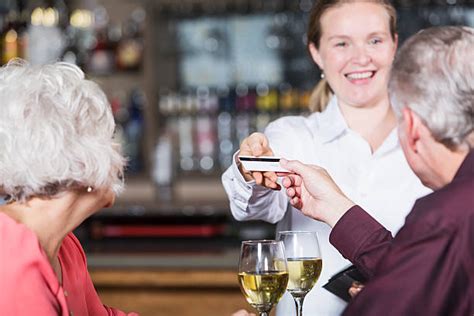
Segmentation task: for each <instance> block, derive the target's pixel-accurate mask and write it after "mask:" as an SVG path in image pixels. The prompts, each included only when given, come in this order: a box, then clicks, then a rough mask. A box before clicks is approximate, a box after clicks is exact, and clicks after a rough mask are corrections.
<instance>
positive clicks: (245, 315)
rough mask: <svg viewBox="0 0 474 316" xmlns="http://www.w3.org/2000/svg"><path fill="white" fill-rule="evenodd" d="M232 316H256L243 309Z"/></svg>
mask: <svg viewBox="0 0 474 316" xmlns="http://www.w3.org/2000/svg"><path fill="white" fill-rule="evenodd" d="M232 316H257V315H255V314H254V313H249V312H247V311H246V310H245V309H241V310H238V311H236V312H235V313H233V314H232Z"/></svg>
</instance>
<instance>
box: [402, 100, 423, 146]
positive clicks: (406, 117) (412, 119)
mask: <svg viewBox="0 0 474 316" xmlns="http://www.w3.org/2000/svg"><path fill="white" fill-rule="evenodd" d="M402 117H403V122H404V124H402V128H404V129H405V130H404V132H405V136H406V140H407V144H408V146H409V147H410V149H411V150H412V151H413V152H417V149H416V145H417V142H418V140H419V139H420V134H419V124H420V123H421V121H420V118H419V117H418V115H416V113H415V112H413V111H412V110H411V109H410V108H408V107H404V108H403V109H402Z"/></svg>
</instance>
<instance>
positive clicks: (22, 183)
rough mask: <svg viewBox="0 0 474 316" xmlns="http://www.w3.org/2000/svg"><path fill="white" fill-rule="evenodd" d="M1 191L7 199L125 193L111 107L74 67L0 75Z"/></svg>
mask: <svg viewBox="0 0 474 316" xmlns="http://www.w3.org/2000/svg"><path fill="white" fill-rule="evenodd" d="M0 113H1V114H0V188H1V189H2V190H3V191H4V193H5V194H7V195H8V196H9V197H10V198H12V199H15V200H20V201H25V200H27V199H29V198H31V197H33V196H46V197H52V196H54V195H56V194H58V193H60V192H63V191H67V190H73V189H78V188H82V187H88V186H92V187H94V188H104V187H107V188H111V189H112V190H113V191H114V192H115V193H116V194H118V193H120V192H121V191H122V189H123V168H124V165H125V159H124V158H123V156H122V154H121V148H120V145H119V144H118V143H116V142H115V141H114V140H113V134H114V129H115V123H114V118H113V115H112V111H111V107H110V104H109V102H108V101H107V98H106V96H105V94H104V92H103V91H102V90H101V89H100V88H99V86H98V85H97V84H95V83H94V82H92V81H90V80H86V79H85V77H84V73H83V72H82V71H81V70H80V69H79V68H78V67H77V66H75V65H72V64H68V63H63V62H57V63H54V64H48V65H42V66H32V65H29V64H28V63H27V62H26V61H24V60H21V59H15V60H13V61H10V62H9V63H8V64H7V65H5V66H3V67H2V68H0Z"/></svg>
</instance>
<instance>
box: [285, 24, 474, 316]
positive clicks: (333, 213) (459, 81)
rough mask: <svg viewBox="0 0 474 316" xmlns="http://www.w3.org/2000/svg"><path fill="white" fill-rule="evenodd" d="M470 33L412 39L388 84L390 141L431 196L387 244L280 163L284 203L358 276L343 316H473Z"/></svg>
mask: <svg viewBox="0 0 474 316" xmlns="http://www.w3.org/2000/svg"><path fill="white" fill-rule="evenodd" d="M473 52H474V29H472V28H468V27H439V28H431V29H427V30H424V31H421V32H419V33H418V34H416V35H414V36H413V37H411V38H410V39H409V40H408V41H407V42H406V43H405V44H404V46H403V47H402V48H401V50H400V52H399V53H398V55H397V57H396V61H395V63H394V65H393V70H392V74H391V79H390V84H389V87H390V92H391V99H392V105H393V107H394V108H395V111H396V112H397V113H398V117H399V127H398V132H399V139H400V142H401V145H402V148H403V151H404V153H405V156H406V158H407V161H408V163H409V164H410V166H411V168H412V169H413V171H414V172H415V173H416V174H417V176H418V177H419V178H420V179H421V181H422V182H423V183H424V184H425V185H426V186H428V187H430V188H432V189H434V192H433V193H431V194H429V195H427V196H425V197H423V198H421V199H419V200H417V202H416V203H415V205H414V207H413V209H412V211H411V212H410V214H409V215H408V216H407V218H406V222H405V225H404V226H403V228H402V229H401V230H400V232H399V233H398V234H397V235H396V236H395V238H393V237H392V236H391V234H390V232H389V231H387V230H386V229H385V228H384V227H383V226H381V225H380V224H379V223H378V222H377V221H375V220H374V219H373V218H372V217H370V215H368V214H367V213H366V212H365V211H364V210H363V209H362V208H361V207H359V206H357V205H355V204H354V203H353V202H352V201H351V200H349V199H348V198H347V197H346V196H345V195H344V193H343V192H342V191H341V190H340V189H339V188H338V187H337V185H336V184H335V183H334V182H333V181H332V179H331V177H330V176H329V175H328V173H327V172H326V171H325V170H324V169H322V168H319V167H317V166H309V165H304V164H301V163H300V162H297V161H283V162H282V165H283V167H285V168H287V169H289V170H291V171H293V172H294V173H295V174H291V175H287V176H286V177H285V178H284V180H283V185H284V187H285V188H286V190H287V194H288V196H289V197H290V201H291V204H293V205H294V206H295V207H297V208H299V209H301V210H302V212H303V213H304V214H305V215H307V216H310V217H312V218H314V219H316V220H320V221H324V222H326V223H327V224H329V225H330V226H331V227H333V230H332V232H331V236H330V240H331V243H332V244H333V245H334V246H335V247H336V248H337V249H338V250H339V251H340V252H341V254H342V255H343V256H344V257H346V258H347V259H349V260H350V261H352V262H353V263H354V264H355V265H356V266H357V267H358V268H359V269H360V270H361V271H362V272H363V273H364V274H365V275H366V276H367V277H368V278H369V281H368V283H367V284H366V286H365V288H364V289H363V290H362V291H361V292H360V294H358V295H357V296H356V297H355V299H354V300H353V301H352V302H351V303H350V304H349V306H348V308H347V309H346V311H345V313H344V315H364V316H367V315H377V316H378V315H385V316H387V315H404V316H407V315H414V316H415V315H430V316H433V315H451V316H452V315H474V151H473V150H472V148H473V146H474V59H473Z"/></svg>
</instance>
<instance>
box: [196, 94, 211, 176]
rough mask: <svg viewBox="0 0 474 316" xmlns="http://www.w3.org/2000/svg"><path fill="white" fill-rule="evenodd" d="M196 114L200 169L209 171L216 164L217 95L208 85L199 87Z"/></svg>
mask: <svg viewBox="0 0 474 316" xmlns="http://www.w3.org/2000/svg"><path fill="white" fill-rule="evenodd" d="M196 94H197V115H196V125H195V127H196V146H195V147H196V148H197V160H198V161H199V170H200V171H201V172H203V173H208V172H210V171H212V170H213V169H214V166H215V152H216V150H215V147H216V131H215V130H216V126H215V121H216V120H215V111H216V107H215V100H214V99H215V95H214V93H211V91H210V89H209V88H208V87H198V89H197V91H196Z"/></svg>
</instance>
